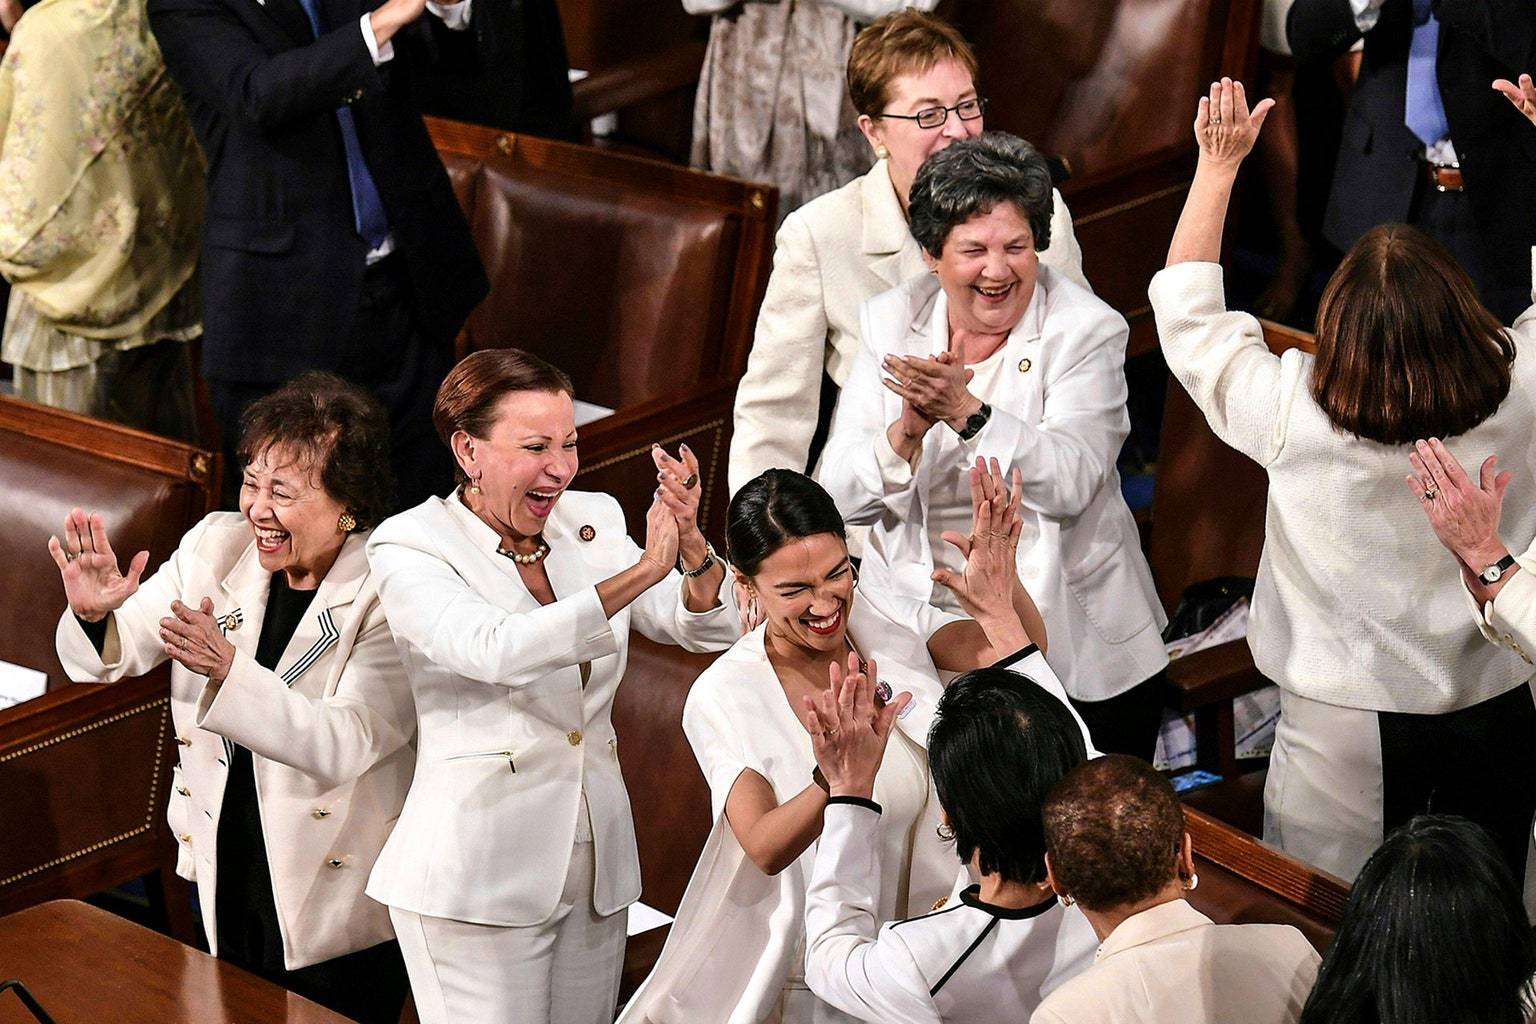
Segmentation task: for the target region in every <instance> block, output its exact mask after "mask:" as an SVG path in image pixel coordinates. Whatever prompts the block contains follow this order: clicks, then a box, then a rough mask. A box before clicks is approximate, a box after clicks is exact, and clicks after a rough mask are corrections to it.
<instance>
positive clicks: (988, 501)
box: [933, 458, 1023, 622]
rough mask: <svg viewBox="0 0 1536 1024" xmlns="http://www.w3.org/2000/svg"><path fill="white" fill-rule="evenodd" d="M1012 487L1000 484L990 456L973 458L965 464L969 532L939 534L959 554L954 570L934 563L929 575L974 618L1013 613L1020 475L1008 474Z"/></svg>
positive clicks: (1001, 480)
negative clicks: (960, 566) (968, 487)
mask: <svg viewBox="0 0 1536 1024" xmlns="http://www.w3.org/2000/svg"><path fill="white" fill-rule="evenodd" d="M1013 477H1014V479H1013V489H1012V492H1011V493H1010V492H1009V491H1008V490H1007V489H1006V487H1005V485H1004V478H1003V472H1002V468H1001V467H1000V466H999V465H998V462H997V460H996V459H993V460H992V461H991V462H990V463H988V462H986V461H984V460H982V459H979V458H978V459H977V460H976V465H975V466H973V467H971V470H970V478H971V533H970V536H968V537H963V536H961V535H960V534H958V533H955V532H954V531H953V530H946V531H945V532H944V534H943V539H944V540H945V541H946V542H947V543H949V544H950V545H952V546H953V547H954V548H955V549H956V550H957V551H959V552H960V554H961V556H962V557H964V558H965V568H964V569H963V570H962V571H961V572H959V573H954V572H950V571H949V570H947V569H936V570H934V573H933V581H934V582H935V583H938V584H939V585H940V586H943V587H946V588H948V590H949V592H950V593H952V594H954V595H955V599H956V600H958V601H959V602H960V607H961V608H963V609H965V613H966V614H967V615H969V616H970V617H971V618H973V619H975V620H977V621H978V622H983V621H985V620H987V619H991V618H997V617H999V616H1003V617H1008V616H1012V615H1014V595H1015V592H1016V591H1017V590H1018V589H1019V588H1020V587H1022V584H1021V583H1020V582H1019V573H1018V568H1017V565H1018V548H1019V532H1020V531H1021V530H1022V529H1023V521H1022V520H1021V519H1020V518H1019V514H1018V510H1019V499H1020V495H1021V492H1022V481H1021V480H1020V477H1019V474H1018V471H1017V470H1015V471H1014V474H1013Z"/></svg>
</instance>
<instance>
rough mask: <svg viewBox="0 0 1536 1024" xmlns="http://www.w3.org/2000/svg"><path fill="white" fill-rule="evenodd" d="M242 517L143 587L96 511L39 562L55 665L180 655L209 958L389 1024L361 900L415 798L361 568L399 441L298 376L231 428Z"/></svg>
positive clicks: (347, 390) (94, 678)
mask: <svg viewBox="0 0 1536 1024" xmlns="http://www.w3.org/2000/svg"><path fill="white" fill-rule="evenodd" d="M238 450H239V452H240V459H241V463H242V466H243V470H242V477H241V479H242V484H241V488H240V512H239V513H238V514H237V513H233V512H215V513H213V514H212V515H210V516H208V517H207V518H206V519H204V520H203V521H202V522H201V523H199V524H198V525H197V526H195V527H194V528H193V529H192V530H191V531H190V532H189V533H188V534H187V535H186V537H184V538H183V539H182V542H181V545H180V546H179V547H178V548H177V550H176V552H175V554H173V555H172V556H171V557H170V559H168V560H167V561H166V562H165V564H164V565H162V566H161V567H160V568H159V569H158V570H156V572H155V573H154V575H152V576H150V577H149V578H148V579H145V580H143V582H142V584H141V583H140V577H141V576H142V574H143V572H144V568H145V562H146V561H147V559H148V553H147V552H140V553H139V554H138V555H136V556H135V557H134V558H133V559H132V561H131V562H130V564H129V566H128V571H127V574H126V575H124V574H123V573H121V572H120V568H119V564H118V560H117V556H116V555H115V554H113V552H112V548H111V545H110V543H109V542H108V540H107V527H106V524H105V523H103V522H102V519H101V517H100V516H99V515H95V514H92V515H90V516H87V515H85V514H84V513H83V512H81V511H80V510H79V509H75V510H74V511H72V512H71V513H70V515H69V518H68V519H67V521H66V522H65V527H64V534H63V540H62V541H60V540H59V539H58V538H54V539H52V540H50V541H49V545H48V547H49V551H50V552H51V553H52V554H53V558H54V561H55V562H56V563H57V564H58V566H59V571H60V573H61V574H62V575H63V578H64V590H65V593H66V595H67V596H68V598H69V609H68V610H67V611H66V612H65V613H64V615H63V617H62V618H61V619H60V620H59V626H58V635H57V643H58V651H59V660H60V661H61V662H62V663H63V665H64V668H65V671H66V672H68V673H69V676H70V678H71V679H74V680H76V681H77V682H103V683H107V682H113V681H115V680H118V679H121V678H123V677H125V676H137V675H142V674H143V673H145V672H147V671H149V670H150V669H152V668H154V667H155V666H156V665H158V664H160V663H161V662H163V661H165V660H166V659H167V658H169V659H171V660H172V661H173V662H174V664H173V666H172V669H171V717H172V719H173V721H174V723H175V726H176V744H177V747H178V753H179V763H178V765H177V767H176V768H175V778H174V780H173V783H172V789H173V792H172V794H171V802H170V808H169V811H168V815H169V820H170V825H171V831H172V832H173V833H174V834H175V836H176V840H177V842H178V843H179V844H180V849H179V851H178V858H177V866H176V869H177V873H178V874H180V875H181V876H182V877H183V878H186V879H188V880H189V881H193V882H196V883H197V886H198V895H199V902H200V903H201V906H202V914H203V926H204V930H205V931H206V933H207V936H208V944H209V947H210V949H211V950H212V951H213V953H214V955H216V956H218V957H219V958H220V959H222V960H228V961H230V962H232V963H234V964H237V965H238V966H240V967H243V968H245V969H246V970H248V971H251V972H252V973H254V974H258V975H261V976H262V977H264V978H267V979H268V980H270V981H274V982H276V983H277V984H279V985H282V986H284V987H286V988H289V989H291V990H293V991H295V992H298V993H299V994H301V995H304V996H307V997H308V998H310V999H313V1000H315V1001H317V1002H319V1003H322V1004H324V1005H326V1006H328V1007H330V1008H332V1009H334V1010H336V1011H337V1012H339V1013H342V1014H344V1015H346V1016H347V1017H350V1018H352V1019H354V1020H360V1021H365V1022H389V1024H394V1022H396V1021H398V1020H399V1018H400V1009H401V1006H402V1004H403V1003H404V1001H405V994H406V987H407V982H406V974H405V965H404V963H403V962H402V960H401V957H400V950H399V948H398V946H396V944H395V942H394V941H393V940H394V935H393V931H392V929H391V928H390V923H389V915H388V914H387V913H386V911H385V910H384V908H383V907H382V906H380V905H379V904H377V903H374V902H373V901H371V900H369V899H367V898H365V897H364V895H363V887H364V884H365V882H366V880H367V878H368V872H369V870H370V869H371V868H372V867H373V862H374V859H375V858H376V857H377V856H378V852H379V849H380V848H381V847H382V846H383V845H384V840H385V838H386V837H387V836H388V835H389V830H390V827H391V825H392V824H393V823H394V820H395V816H396V815H398V814H399V813H400V806H401V803H402V801H403V800H404V799H405V792H406V789H407V787H408V786H409V785H410V778H411V766H412V763H413V761H414V755H413V753H412V751H411V749H410V746H409V742H410V739H411V737H412V734H413V732H414V729H415V715H414V713H413V711H412V708H411V693H410V687H409V684H408V683H407V681H406V678H405V670H404V668H403V666H402V665H401V664H400V658H399V656H398V655H397V654H396V653H395V645H394V640H393V638H392V637H391V635H390V632H389V627H388V625H387V624H386V623H385V621H384V610H383V609H382V608H381V607H380V605H379V600H378V596H377V594H376V592H375V589H374V578H373V576H372V575H371V574H370V573H369V570H368V561H367V557H366V555H365V553H364V543H365V541H366V539H367V535H368V529H369V527H371V526H372V525H373V524H375V523H377V522H378V521H379V519H381V518H382V517H383V516H384V515H385V514H387V513H388V511H389V507H390V504H391V503H392V501H393V494H392V483H391V477H390V468H389V423H388V419H387V417H386V415H385V412H384V410H383V408H381V407H380V406H379V405H378V403H377V402H376V401H375V400H374V399H373V398H371V397H370V396H369V395H368V394H367V393H366V392H364V391H362V390H360V389H359V388H357V387H355V386H354V385H351V384H347V383H345V382H343V381H341V380H339V379H338V378H335V377H332V376H330V375H328V374H306V375H304V376H302V377H300V378H298V379H297V380H295V381H294V382H292V383H290V384H288V385H285V386H284V387H282V388H280V389H278V390H277V391H275V392H273V393H272V394H271V395H268V396H266V397H265V398H262V399H260V400H259V401H257V402H256V403H254V404H253V405H252V406H251V408H250V409H249V410H248V411H247V412H246V414H245V416H244V419H243V436H242V438H241V442H240V445H239V449H238Z"/></svg>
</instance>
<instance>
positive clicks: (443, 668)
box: [368, 349, 740, 1024]
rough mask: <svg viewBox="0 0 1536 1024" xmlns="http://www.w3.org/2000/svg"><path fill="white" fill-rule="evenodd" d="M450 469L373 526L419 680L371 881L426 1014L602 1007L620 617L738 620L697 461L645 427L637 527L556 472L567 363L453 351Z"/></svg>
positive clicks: (526, 1013)
mask: <svg viewBox="0 0 1536 1024" xmlns="http://www.w3.org/2000/svg"><path fill="white" fill-rule="evenodd" d="M432 419H433V422H434V423H435V424H436V426H437V432H438V435H439V436H440V437H441V438H442V440H443V442H444V444H446V445H447V446H448V447H449V449H451V450H452V452H453V458H454V460H455V464H456V470H457V473H458V477H459V480H460V484H461V486H460V487H459V488H458V489H457V490H456V491H454V493H452V494H450V495H449V496H448V497H446V498H436V497H434V498H428V499H427V500H426V501H425V502H423V503H422V504H420V505H418V506H416V507H415V508H413V509H410V510H408V511H406V512H402V513H401V514H399V515H397V516H394V517H392V518H390V519H387V520H385V521H384V522H383V523H382V524H381V525H380V526H379V528H378V529H377V530H376V531H375V532H374V535H373V538H372V540H371V541H370V542H369V544H368V558H369V561H370V562H371V563H372V565H373V571H374V574H375V576H376V577H377V579H378V581H379V600H380V601H381V602H382V603H383V606H384V611H385V612H386V613H387V614H388V616H389V625H390V628H391V629H392V630H394V634H395V643H396V646H397V647H398V648H399V650H400V656H401V660H403V661H404V662H405V667H406V673H407V675H408V677H409V679H410V686H411V693H412V695H413V696H414V698H415V704H416V720H417V734H418V737H419V739H418V744H417V753H416V775H415V779H414V781H413V782H412V784H411V789H410V792H409V793H408V794H407V795H406V798H405V806H404V808H403V809H402V810H401V811H400V820H399V822H398V823H397V825H396V826H395V830H394V832H393V833H392V834H391V835H390V838H389V842H388V843H386V844H385V846H384V850H383V852H382V853H381V854H380V855H379V860H378V864H377V865H376V866H375V868H374V871H373V875H372V877H370V878H369V880H368V895H369V896H371V897H373V898H374V899H375V900H377V901H378V902H380V903H382V904H384V905H385V906H387V907H388V908H389V916H390V920H391V921H392V922H393V923H394V926H395V933H396V934H397V935H398V936H399V938H400V946H401V949H402V951H403V952H404V954H405V965H406V969H407V970H408V971H409V972H410V977H411V989H412V991H413V992H414V993H415V996H416V1009H417V1011H418V1012H419V1013H420V1015H421V1020H422V1024H448V1022H453V1024H459V1022H466V1024H467V1022H470V1021H473V1022H476V1024H607V1022H609V1021H611V1020H612V1019H613V1011H614V1005H615V1003H616V1002H617V1001H618V994H619V992H618V990H619V971H620V968H621V967H622V965H623V960H624V934H625V929H624V923H625V920H626V916H627V915H626V908H627V907H628V906H629V905H630V904H631V903H633V902H634V901H635V900H636V899H638V898H639V896H640V862H639V857H638V854H637V852H636V850H635V828H634V823H633V821H632V820H631V815H630V808H629V798H628V796H627V795H626V794H625V791H624V779H623V776H622V775H621V774H620V771H619V747H618V737H617V736H616V735H615V734H614V731H613V697H614V692H615V691H616V690H617V688H618V685H619V680H620V679H622V678H623V676H624V667H625V662H626V658H627V655H628V650H629V635H630V629H631V628H634V629H636V630H639V631H640V632H641V633H643V634H645V635H646V636H648V637H650V638H651V639H653V640H656V641H659V642H662V643H675V644H680V645H682V646H684V647H686V648H688V649H689V650H692V651H707V650H722V649H724V648H725V647H728V646H729V645H730V643H731V642H732V641H733V640H735V639H736V637H737V636H738V635H739V633H740V626H739V623H738V620H737V616H736V610H735V607H734V606H733V605H732V604H731V603H730V602H729V601H725V600H722V594H728V593H729V591H728V590H727V589H726V574H725V567H724V563H722V562H721V561H720V560H719V559H718V558H717V557H716V556H715V552H714V549H713V548H711V547H710V545H709V544H708V543H707V542H706V541H705V540H704V537H703V535H702V534H701V533H700V532H699V526H698V508H699V496H700V488H699V464H698V460H697V459H695V458H694V457H693V453H691V452H690V451H689V450H688V448H687V447H686V446H684V447H683V449H682V458H681V459H680V460H679V459H674V458H672V457H670V456H669V455H667V454H666V453H665V452H664V451H662V450H661V448H660V446H657V447H656V448H654V449H653V450H652V453H651V454H652V458H653V460H654V461H655V464H656V469H657V480H658V481H659V486H658V487H657V489H656V498H655V501H654V502H653V503H652V505H651V508H650V511H649V512H648V513H647V514H646V536H645V547H644V548H643V549H642V548H641V547H640V546H639V545H637V544H636V543H635V542H634V541H632V540H630V538H629V534H628V531H627V530H626V529H625V525H624V513H623V511H622V510H621V509H620V508H619V503H618V502H617V501H615V500H614V499H613V498H611V497H609V496H608V495H606V494H596V493H588V492H581V491H572V490H569V488H570V485H571V482H572V481H573V480H574V479H575V477H576V467H577V455H576V425H575V421H574V413H573V410H572V405H571V381H570V378H568V377H567V376H566V375H565V374H564V373H561V372H560V371H559V370H557V369H556V368H555V367H553V366H551V365H549V364H548V363H546V362H544V361H543V360H542V359H539V358H538V357H536V356H533V355H530V354H528V353H527V352H522V351H519V350H517V349H492V350H486V351H481V352H476V353H474V354H472V355H470V356H467V357H466V358H465V359H464V360H463V361H461V362H460V363H459V364H458V365H457V366H456V367H454V368H453V370H451V371H450V372H449V374H448V377H447V379H445V380H444V381H443V384H442V386H441V387H440V388H439V389H438V392H437V400H436V403H435V405H434V406H433V410H432Z"/></svg>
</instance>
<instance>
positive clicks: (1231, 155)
mask: <svg viewBox="0 0 1536 1024" xmlns="http://www.w3.org/2000/svg"><path fill="white" fill-rule="evenodd" d="M1274 105H1275V101H1274V100H1270V99H1265V100H1260V101H1259V104H1258V106H1256V107H1254V108H1253V110H1252V112H1250V111H1249V110H1248V95H1247V93H1246V92H1244V91H1243V83H1242V82H1234V81H1233V80H1232V79H1230V78H1223V79H1222V80H1221V81H1219V82H1212V83H1211V94H1210V95H1209V96H1202V97H1200V108H1199V110H1198V111H1196V113H1195V141H1196V142H1198V143H1199V144H1200V158H1201V159H1202V160H1208V161H1211V162H1213V163H1217V164H1231V165H1236V164H1240V163H1242V161H1243V158H1244V157H1246V156H1247V155H1248V154H1249V153H1250V152H1252V150H1253V144H1254V143H1255V142H1257V141H1258V139H1259V129H1260V128H1262V127H1263V126H1264V119H1265V118H1266V117H1268V116H1269V110H1270V108H1271V107H1273V106H1274Z"/></svg>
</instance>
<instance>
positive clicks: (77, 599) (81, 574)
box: [48, 508, 149, 622]
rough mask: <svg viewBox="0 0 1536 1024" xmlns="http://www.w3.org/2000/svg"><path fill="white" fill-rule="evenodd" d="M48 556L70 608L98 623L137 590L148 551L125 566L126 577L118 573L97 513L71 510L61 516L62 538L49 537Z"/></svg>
mask: <svg viewBox="0 0 1536 1024" xmlns="http://www.w3.org/2000/svg"><path fill="white" fill-rule="evenodd" d="M48 553H49V554H50V555H52V556H53V562H54V564H55V565H57V566H58V567H59V575H60V576H62V577H63V578H64V596H65V597H66V598H67V599H68V600H69V609H70V611H72V612H74V613H75V614H76V615H77V616H79V617H80V618H82V619H84V620H85V621H86V622H100V621H101V620H102V619H104V618H106V617H107V616H108V615H109V614H111V613H112V612H114V611H116V610H117V609H119V608H121V607H122V606H123V602H124V601H126V600H128V598H130V597H132V596H133V594H134V593H135V592H136V591H137V590H138V589H139V578H140V577H142V576H143V575H144V566H145V565H147V564H148V563H149V552H148V551H140V552H139V553H138V554H136V555H134V556H133V559H132V560H131V561H130V562H129V563H128V574H127V575H126V576H125V575H123V573H122V572H121V571H120V570H119V568H118V564H117V555H115V554H113V552H112V545H111V544H109V543H107V527H106V524H105V523H104V522H102V519H101V516H100V514H98V513H96V512H92V513H91V514H90V516H86V514H85V513H84V512H82V511H80V509H78V508H76V509H71V510H70V512H69V515H67V516H65V517H64V539H63V541H60V540H59V538H57V537H49V538H48Z"/></svg>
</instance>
